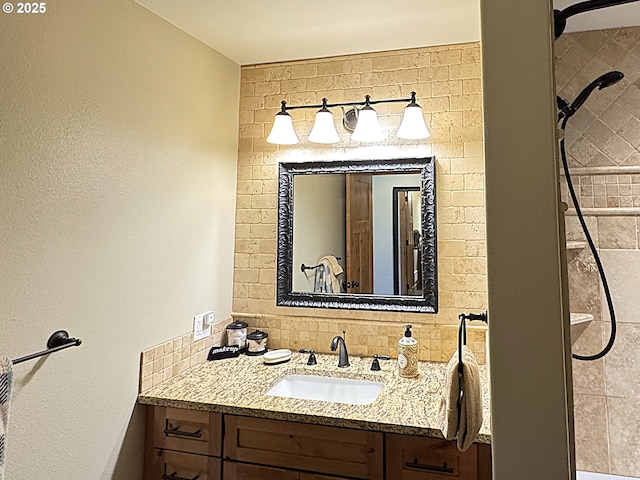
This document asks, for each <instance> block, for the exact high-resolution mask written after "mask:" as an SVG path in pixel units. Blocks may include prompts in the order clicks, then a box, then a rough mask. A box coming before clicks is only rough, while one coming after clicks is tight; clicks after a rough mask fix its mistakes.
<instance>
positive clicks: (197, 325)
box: [193, 313, 211, 342]
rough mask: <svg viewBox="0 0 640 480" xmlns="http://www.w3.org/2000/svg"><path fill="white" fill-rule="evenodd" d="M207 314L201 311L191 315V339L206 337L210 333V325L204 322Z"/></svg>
mask: <svg viewBox="0 0 640 480" xmlns="http://www.w3.org/2000/svg"><path fill="white" fill-rule="evenodd" d="M206 315H207V314H205V313H201V314H199V315H196V316H195V317H193V341H194V342H195V341H196V340H200V339H202V338H206V337H208V336H209V335H211V325H206V324H205V316H206Z"/></svg>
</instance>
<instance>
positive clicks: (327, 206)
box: [277, 158, 437, 312]
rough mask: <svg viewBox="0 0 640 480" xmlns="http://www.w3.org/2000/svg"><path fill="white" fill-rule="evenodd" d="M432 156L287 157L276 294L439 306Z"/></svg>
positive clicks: (290, 300)
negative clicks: (323, 159)
mask: <svg viewBox="0 0 640 480" xmlns="http://www.w3.org/2000/svg"><path fill="white" fill-rule="evenodd" d="M433 165H434V163H433V159H432V158H427V159H403V160H381V161H353V162H347V161H341V162H305V163H283V164H281V165H280V179H279V181H280V184H279V212H278V217H279V219H278V224H279V230H278V231H279V233H278V292H277V304H278V305H287V306H312V307H329V308H366V309H375V310H400V311H422V312H435V311H437V300H436V297H437V282H436V277H437V276H436V255H435V188H434V171H433Z"/></svg>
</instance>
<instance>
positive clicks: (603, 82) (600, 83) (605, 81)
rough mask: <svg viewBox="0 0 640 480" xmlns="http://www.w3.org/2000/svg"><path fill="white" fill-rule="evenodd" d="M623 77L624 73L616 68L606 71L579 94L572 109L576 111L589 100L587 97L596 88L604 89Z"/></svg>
mask: <svg viewBox="0 0 640 480" xmlns="http://www.w3.org/2000/svg"><path fill="white" fill-rule="evenodd" d="M623 78H624V74H623V73H622V72H618V71H616V70H613V71H611V72H608V73H605V74H604V75H600V76H599V77H598V78H596V79H595V80H594V81H593V82H591V83H590V84H589V85H587V86H586V87H585V88H584V90H582V91H581V92H580V93H579V94H578V96H577V97H576V99H575V100H574V101H573V103H572V104H571V110H573V113H575V112H576V111H577V110H578V109H579V108H580V107H581V106H582V104H583V103H584V102H585V101H586V100H587V98H589V95H591V92H593V91H594V90H595V89H596V88H598V90H602V89H603V88H607V87H610V86H611V85H613V84H615V83H618V82H619V81H620V80H622V79H623Z"/></svg>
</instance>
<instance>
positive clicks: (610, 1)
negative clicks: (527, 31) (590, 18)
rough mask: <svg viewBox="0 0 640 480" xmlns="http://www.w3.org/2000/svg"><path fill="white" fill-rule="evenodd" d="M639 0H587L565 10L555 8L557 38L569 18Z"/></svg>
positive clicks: (554, 17) (554, 18)
mask: <svg viewBox="0 0 640 480" xmlns="http://www.w3.org/2000/svg"><path fill="white" fill-rule="evenodd" d="M637 1H638V0H587V1H586V2H580V3H576V4H574V5H570V6H568V7H567V8H565V9H564V10H562V11H561V10H554V11H553V20H554V31H555V36H556V39H557V38H558V37H559V36H560V35H562V32H564V29H565V28H566V26H567V19H568V18H569V17H573V16H574V15H577V14H579V13H584V12H589V11H591V10H599V9H601V8H607V7H615V6H616V5H623V4H625V3H631V2H637Z"/></svg>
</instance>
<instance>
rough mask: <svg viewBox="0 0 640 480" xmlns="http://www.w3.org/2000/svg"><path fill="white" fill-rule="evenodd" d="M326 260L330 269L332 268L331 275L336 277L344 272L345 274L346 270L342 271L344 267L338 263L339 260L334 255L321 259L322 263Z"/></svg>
mask: <svg viewBox="0 0 640 480" xmlns="http://www.w3.org/2000/svg"><path fill="white" fill-rule="evenodd" d="M325 260H326V261H327V263H328V264H329V268H331V273H332V274H333V275H335V276H336V277H337V276H338V275H340V274H341V273H342V272H344V270H343V269H342V267H341V266H340V264H339V263H338V259H337V258H336V257H334V256H333V255H326V256H324V257H322V258H321V259H320V262H323V261H325Z"/></svg>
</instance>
